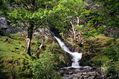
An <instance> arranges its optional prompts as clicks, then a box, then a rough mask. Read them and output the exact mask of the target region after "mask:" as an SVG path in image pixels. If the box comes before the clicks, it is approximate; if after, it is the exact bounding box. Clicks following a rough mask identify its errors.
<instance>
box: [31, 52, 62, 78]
mask: <svg viewBox="0 0 119 79" xmlns="http://www.w3.org/2000/svg"><path fill="white" fill-rule="evenodd" d="M54 57H55V56H54V55H53V54H52V53H51V52H50V51H49V50H46V51H44V52H43V53H42V54H41V55H40V58H39V59H37V60H34V61H33V67H32V70H33V75H34V78H35V79H61V78H60V76H59V75H58V74H57V72H56V71H55V70H54V68H55V67H54V64H55V62H54V61H55V58H54Z"/></svg>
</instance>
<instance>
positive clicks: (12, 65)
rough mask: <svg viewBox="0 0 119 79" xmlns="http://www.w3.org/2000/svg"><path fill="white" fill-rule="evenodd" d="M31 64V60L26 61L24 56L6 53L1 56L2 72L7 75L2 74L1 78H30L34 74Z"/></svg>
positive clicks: (0, 70) (0, 68)
mask: <svg viewBox="0 0 119 79" xmlns="http://www.w3.org/2000/svg"><path fill="white" fill-rule="evenodd" d="M29 62H30V61H29V59H26V57H25V56H24V55H20V54H16V53H10V52H8V53H5V52H4V54H2V55H1V56H0V72H1V73H5V75H4V76H3V75H2V74H0V78H3V79H5V78H10V77H13V78H14V77H15V78H17V79H27V78H30V77H31V76H32V73H31V68H30V64H29Z"/></svg>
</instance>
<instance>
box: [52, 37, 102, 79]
mask: <svg viewBox="0 0 119 79" xmlns="http://www.w3.org/2000/svg"><path fill="white" fill-rule="evenodd" d="M54 38H55V39H56V40H57V42H58V44H59V45H60V47H61V48H62V49H63V50H64V51H65V52H66V53H68V54H69V55H71V57H72V65H71V66H68V67H63V68H61V69H60V70H59V74H60V75H61V76H62V77H63V79H104V76H103V75H102V73H100V70H97V69H96V68H93V67H90V66H80V65H79V61H80V60H81V58H82V53H78V52H72V51H70V50H69V48H68V47H67V46H66V45H65V43H64V42H63V41H61V39H60V38H58V37H56V36H54Z"/></svg>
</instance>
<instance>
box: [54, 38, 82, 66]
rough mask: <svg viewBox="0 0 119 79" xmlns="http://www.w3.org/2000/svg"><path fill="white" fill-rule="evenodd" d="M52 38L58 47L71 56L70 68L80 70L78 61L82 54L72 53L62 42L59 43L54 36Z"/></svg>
mask: <svg viewBox="0 0 119 79" xmlns="http://www.w3.org/2000/svg"><path fill="white" fill-rule="evenodd" d="M54 38H55V39H56V40H57V42H58V43H59V45H60V47H61V48H62V49H63V50H64V51H65V52H66V53H68V54H69V55H71V57H72V59H71V60H72V65H71V67H73V68H80V65H79V60H81V58H82V53H78V52H72V51H70V50H69V48H68V47H67V46H66V45H65V44H64V42H63V41H61V40H60V39H59V38H58V37H56V36H54Z"/></svg>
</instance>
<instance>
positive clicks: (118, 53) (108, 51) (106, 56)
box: [91, 39, 119, 79]
mask: <svg viewBox="0 0 119 79" xmlns="http://www.w3.org/2000/svg"><path fill="white" fill-rule="evenodd" d="M99 47H100V46H99ZM102 47H103V46H102ZM100 50H101V51H100V52H98V53H97V55H96V56H94V57H93V58H92V59H91V61H92V63H93V64H92V65H94V66H97V67H101V69H102V71H103V72H104V73H105V75H106V76H107V77H110V78H112V79H118V78H119V74H118V73H119V70H118V67H119V63H118V61H119V41H118V40H117V39H110V40H108V41H106V43H105V44H104V47H103V48H100Z"/></svg>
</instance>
